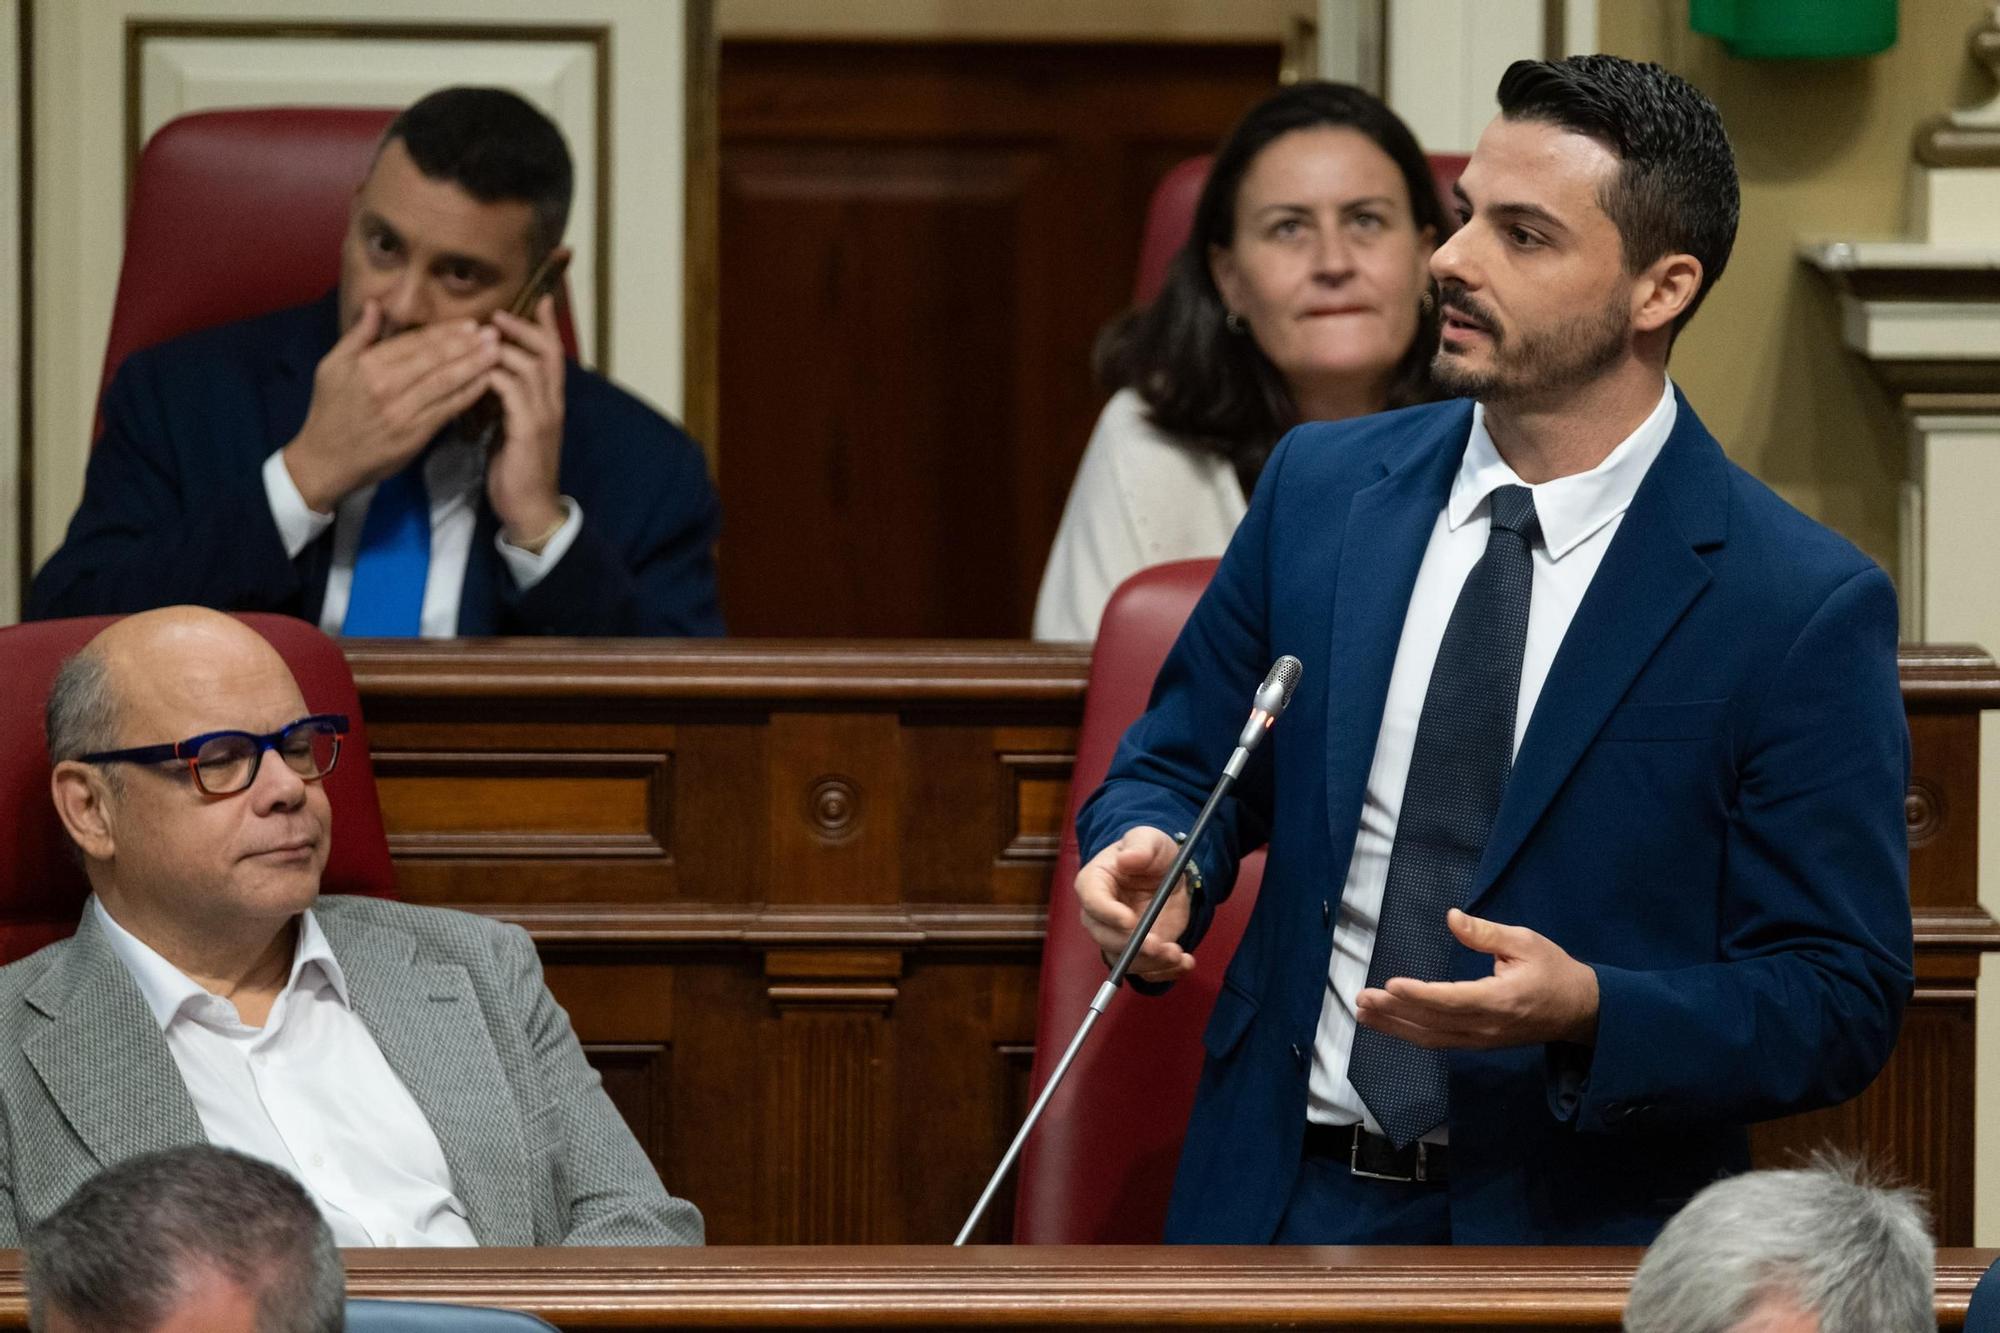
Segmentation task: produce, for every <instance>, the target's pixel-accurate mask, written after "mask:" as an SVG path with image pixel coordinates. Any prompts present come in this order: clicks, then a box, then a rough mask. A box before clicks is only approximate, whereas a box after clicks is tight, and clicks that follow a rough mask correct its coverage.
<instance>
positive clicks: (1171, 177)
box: [1132, 153, 1470, 305]
mask: <svg viewBox="0 0 2000 1333" xmlns="http://www.w3.org/2000/svg"><path fill="white" fill-rule="evenodd" d="M1428 160H1429V162H1430V164H1431V178H1432V179H1433V180H1435V181H1436V182H1437V187H1438V198H1439V199H1442V200H1443V201H1444V211H1445V216H1446V217H1450V216H1451V187H1452V185H1453V184H1455V183H1456V182H1457V180H1458V173H1459V172H1461V171H1464V170H1465V164H1466V162H1467V161H1469V160H1470V159H1469V158H1466V157H1463V156H1461V155H1459V154H1456V153H1432V154H1431V155H1430V157H1429V159H1428ZM1214 161H1215V158H1214V156H1213V155H1212V154H1207V153H1204V154H1203V155H1202V156H1200V157H1191V158H1189V159H1188V160H1187V161H1185V162H1182V163H1180V164H1179V165H1178V166H1176V167H1174V168H1173V169H1172V170H1171V171H1169V172H1167V174H1166V175H1164V176H1162V177H1160V183H1159V184H1158V185H1156V186H1154V187H1153V198H1152V202H1150V203H1149V204H1147V205H1146V230H1145V234H1144V238H1143V239H1142V240H1141V241H1140V243H1139V275H1138V278H1137V280H1136V281H1134V282H1133V284H1132V304H1133V305H1147V304H1150V303H1151V301H1152V299H1153V298H1154V297H1156V296H1158V295H1159V294H1160V288H1161V287H1163V286H1165V285H1166V282H1167V270H1168V269H1169V268H1170V267H1172V265H1173V262H1174V256H1175V255H1176V254H1178V253H1179V252H1180V248H1181V247H1182V246H1183V245H1185V244H1187V238H1188V233H1189V232H1190V231H1192V230H1193V229H1194V208H1195V204H1196V203H1197V202H1199V201H1200V199H1201V187H1202V186H1204V185H1206V184H1207V183H1208V168H1209V166H1210V164H1211V163H1213V162H1214Z"/></svg>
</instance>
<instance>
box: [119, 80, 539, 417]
mask: <svg viewBox="0 0 2000 1333" xmlns="http://www.w3.org/2000/svg"><path fill="white" fill-rule="evenodd" d="M395 116H396V111H395V109H394V108H389V107H256V108H251V109H248V110H232V111H197V112H194V113H192V114H190V115H185V116H179V117H176V118H175V119H173V120H171V121H168V122H167V123H166V124H165V125H162V126H161V127H160V129H159V131H158V132H157V133H155V134H154V135H153V137H152V138H151V139H149V140H147V142H146V147H145V149H144V151H142V152H141V153H140V154H139V164H138V169H137V171H136V173H135V174H134V176H133V181H132V207H131V212H130V214H129V216H128V218H127V221H126V228H125V263H124V266H123V268H122V269H121V270H120V271H119V274H118V298H117V303H116V304H115V305H114V307H113V309H112V313H111V335H110V339H109V341H108V343H107V344H106V347H105V351H104V380H103V384H104V385H108V384H110V383H111V376H112V374H113V373H114V372H115V371H116V370H117V369H118V367H119V365H120V364H121V363H122V362H123V361H124V360H125V358H126V357H127V356H129V355H131V354H132V353H133V352H135V351H137V350H139V349H140V348H142V347H151V346H152V345H153V344H154V343H158V342H165V341H166V340H167V339H169V338H172V337H176V336H178V335H179V334H183V333H192V332H193V331H195V330H196V329H207V328H213V327H215V326H216V325H218V324H227V323H229V322H231V321H232V320H238V319H248V318H250V317H251V316H253V315H264V314H269V313H270V312H272V311H274V310H282V309H284V308H285V307H287V306H295V305H303V304H305V303H306V302H307V301H311V300H314V299H316V298H318V297H320V296H323V295H325V294H326V293H327V292H328V291H330V290H332V288H333V286H334V284H335V283H336V282H337V281H338V280H339V278H340V247H341V240H342V238H343V237H344V236H345V235H346V232H347V212H348V204H349V202H350V201H351V200H352V199H353V197H354V191H355V188H356V187H357V186H358V185H360V184H361V181H362V179H363V178H364V177H366V176H367V174H368V166H369V164H370V163H371V162H372V161H374V158H375V145H376V142H377V141H378V140H380V139H381V137H382V131H383V130H385V129H387V128H388V127H389V122H390V121H391V120H393V119H395ZM566 290H567V288H566V287H565V291H566ZM557 311H558V313H557V319H558V321H559V322H560V324H561V326H562V332H563V344H564V346H565V347H567V348H568V349H569V353H570V355H571V356H572V357H573V356H575V355H576V331H575V329H574V328H573V327H572V326H571V324H570V317H569V303H568V301H567V300H559V301H558V302H557ZM98 393H99V397H100V399H101V398H102V395H103V386H102V385H100V386H99V390H98Z"/></svg>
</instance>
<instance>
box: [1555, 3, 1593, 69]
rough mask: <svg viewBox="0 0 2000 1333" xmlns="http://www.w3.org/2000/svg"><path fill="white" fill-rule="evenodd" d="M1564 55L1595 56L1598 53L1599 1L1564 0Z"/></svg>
mask: <svg viewBox="0 0 2000 1333" xmlns="http://www.w3.org/2000/svg"><path fill="white" fill-rule="evenodd" d="M1562 36H1563V54H1564V55H1566V56H1587V55H1594V54H1595V53H1596V51H1597V0H1563V32H1562Z"/></svg>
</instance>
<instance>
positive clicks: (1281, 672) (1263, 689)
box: [1256, 653, 1305, 720]
mask: <svg viewBox="0 0 2000 1333" xmlns="http://www.w3.org/2000/svg"><path fill="white" fill-rule="evenodd" d="M1304 671H1305V664H1304V663H1302V662H1300V661H1299V659H1298V658H1296V657H1293V656H1292V655H1291V654H1290V653H1286V654H1285V655H1284V656H1283V657H1281V658H1279V659H1278V660H1277V661H1275V662H1273V663H1272V664H1271V670H1270V672H1269V673H1268V674H1267V675H1266V676H1265V677H1264V683H1263V684H1262V685H1259V686H1258V687H1257V699H1256V707H1257V709H1258V711H1260V712H1263V713H1268V714H1269V715H1270V716H1271V717H1272V718H1273V719H1274V720H1275V719H1276V718H1277V716H1278V714H1280V713H1282V712H1284V711H1285V706H1286V705H1287V704H1289V703H1291V701H1292V691H1293V690H1295V689H1297V688H1298V687H1299V676H1300V674H1301V673H1303V672H1304Z"/></svg>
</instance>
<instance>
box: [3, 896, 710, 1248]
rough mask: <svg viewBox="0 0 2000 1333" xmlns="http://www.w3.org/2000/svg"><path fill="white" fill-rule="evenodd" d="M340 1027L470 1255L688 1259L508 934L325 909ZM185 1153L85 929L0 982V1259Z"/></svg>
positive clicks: (144, 1047)
mask: <svg viewBox="0 0 2000 1333" xmlns="http://www.w3.org/2000/svg"><path fill="white" fill-rule="evenodd" d="M313 913H314V915H315V917H316V918H317V919H318V921H319V924H320V928H321V929H322V930H323V931H324V932H325V933H326V938H327V942H328V943H329V944H330V945H331V946H332V948H333V953H334V956H335V957H336V958H338V959H339V960H340V966H341V969H342V970H343V971H344V972H345V973H346V975H347V982H348V993H349V996H350V998H351V1000H352V1003H353V1005H354V1009H355V1012H356V1013H357V1014H358V1015H359V1016H360V1018H361V1021H362V1022H363V1023H364V1024H366V1026H367V1028H368V1031H369V1032H370V1033H371V1034H372V1035H373V1036H374V1038H375V1041H376V1044H377V1045H379V1046H380V1047H381V1048H382V1054H383V1056H384V1057H386V1058H387V1059H388V1062H389V1067H390V1068H391V1069H393V1070H395V1071H396V1076H397V1077H398V1078H400V1079H402V1081H403V1083H404V1085H405V1086H406V1087H408V1088H409V1090H410V1094H411V1095H412V1096H413V1097H414V1098H415V1099H416V1102H417V1105H418V1106H419V1107H421V1108H422V1109H423V1112H424V1115H425V1117H426V1118H427V1119H429V1121H430V1123H431V1128H432V1129H433V1130H435V1131H436V1132H437V1136H438V1142H439V1143H440V1144H441V1145H442V1146H443V1148H444V1156H445V1161H446V1163H447V1164H448V1165H449V1166H450V1168H451V1183H452V1190H453V1192H454V1193H456V1194H457V1195H458V1197H459V1199H460V1201H462V1202H463V1203H464V1204H465V1207H466V1211H467V1214H468V1219H469V1221H470V1224H471V1227H472V1234H473V1235H474V1236H476V1237H478V1238H479V1242H480V1244H482V1245H698V1244H700V1243H701V1240H702V1220H701V1214H700V1213H699V1212H698V1211H697V1210H696V1209H695V1207H694V1205H693V1204H690V1203H688V1202H687V1201H686V1200H684V1199H676V1198H674V1197H672V1196H670V1195H669V1194H668V1193H667V1192H666V1190H665V1189H664V1188H662V1187H661V1185H660V1181H659V1177H658V1176H657V1175H656V1174H655V1172H654V1170H653V1167H652V1164H651V1163H650V1162H649V1161H647V1159H646V1155H645V1153H644V1152H642V1151H641V1150H640V1148H639V1144H638V1142H637V1141H636V1140H635V1139H634V1138H633V1137H632V1133H631V1131H630V1130H629V1129H627V1128H626V1125H625V1122H624V1120H623V1119H622V1118H620V1116H619V1114H618V1111H617V1109H616V1108H615V1107H614V1106H612V1104H611V1099H610V1098H609V1097H607V1096H605V1094H604V1089H603V1088H602V1086H601V1085H600V1083H599V1080H598V1077H597V1074H596V1071H594V1070H592V1069H591V1067H590V1066H589V1065H588V1064H587V1063H586V1062H585V1061H584V1058H583V1050H582V1048H581V1047H580V1046H578V1044H577V1040H576V1034H575V1032H573V1031H572V1030H571V1029H570V1025H569V1016H568V1015H567V1014H565V1013H564V1012H563V1010H562V1007H561V1006H560V1005H558V1004H557V1003H556V1002H555V998H554V997H553V996H551V995H550V994H549V991H548V987H547V986H546V985H544V984H543V981H542V969H541V963H540V961H539V960H538V959H537V958H536V956H535V946H534V944H533V942H532V941H530V940H529V938H528V936H527V933H526V932H525V931H523V930H521V929H520V928H519V927H518V926H510V925H504V924H502V923H500V922H496V921H489V920H487V919H486V918H484V917H478V916H471V915H468V914H466V913H463V912H450V911H444V910H442V909H439V908H433V907H413V906H410V905H408V904H404V903H393V902H385V901H382V900H379V899H374V898H355V897H344V896H329V897H324V898H321V899H320V900H319V902H318V904H317V905H316V906H315V907H314V909H313ZM204 1139H205V1135H204V1133H203V1130H202V1125H201V1119H200V1117H199V1116H198V1115H197V1114H196V1112H195V1108H194V1102H193V1101H192V1100H191V1099H190V1098H189V1096H188V1092H187V1087H186V1085H185V1084H184V1083H182V1081H181V1077H180V1071H179V1069H178V1068H176V1066H175V1064H174V1060H173V1056H172V1054H171V1053H170V1052H169V1051H168V1049H167V1043H166V1038H165V1037H164V1036H163V1035H162V1034H161V1032H160V1029H159V1025H158V1024H157V1023H156V1022H155V1021H154V1019H153V1016H152V1013H151V1011H150V1010H148V1009H147V1007H146V1002H145V1000H144V999H143V998H142V997H141V996H140V994H139V988H138V986H137V984H136V983H134V982H133V980H132V977H131V974H130V973H128V972H127V971H126V970H125V968H124V966H123V965H122V964H120V963H119V961H118V959H117V957H116V956H115V955H114V954H113V953H112V952H111V949H110V946H109V945H108V944H107V943H106V942H105V940H104V936H103V933H102V932H101V931H100V930H99V929H98V927H97V922H96V919H95V917H94V916H93V914H91V913H89V912H86V913H84V915H83V919H82V922H81V924H80V925H79V927H78V929H77V932H76V934H75V935H74V936H73V937H71V938H70V939H67V940H64V941H62V942H60V943H57V944H52V945H50V946H49V947H48V948H46V949H42V950H40V951H39V952H37V953H35V954H33V955H32V956H30V957H27V958H24V959H22V960H21V961H19V962H17V963H12V964H10V965H8V966H7V967H4V968H0V1190H5V1192H6V1195H7V1197H6V1199H5V1200H4V1206H0V1247H11V1246H15V1245H18V1244H19V1243H20V1242H19V1237H20V1236H21V1234H22V1233H23V1232H25V1231H26V1230H27V1229H28V1228H29V1227H31V1226H33V1225H34V1223H36V1222H37V1221H39V1220H40V1219H42V1218H44V1217H46V1216H48V1214H50V1213H51V1212H53V1211H55V1209H56V1208H58V1207H60V1206H61V1205H62V1203H63V1201H64V1200H66V1199H67V1198H69V1196H70V1194H71V1193H72V1192H74V1191H75V1189H76V1187H77V1186H78V1185H80V1184H82V1183H83V1182H84V1180H85V1179H87V1178H88V1177H89V1176H91V1175H92V1174H94V1173H95V1172H96V1171H98V1170H99V1169H101V1168H102V1167H104V1166H106V1165H108V1164H110V1163H112V1162H116V1161H119V1160H120V1159H122V1158H126V1157H130V1156H133V1155H134V1154H137V1153H142V1152H149V1151H151V1150H153V1149H156V1148H170V1147H174V1146H177V1145H179V1144H184V1143H200V1142H203V1141H204Z"/></svg>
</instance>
